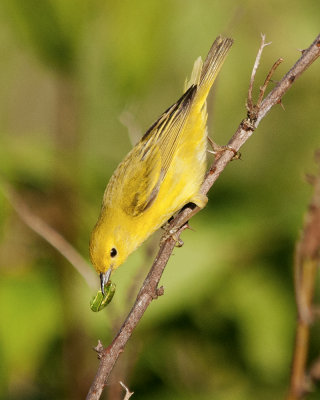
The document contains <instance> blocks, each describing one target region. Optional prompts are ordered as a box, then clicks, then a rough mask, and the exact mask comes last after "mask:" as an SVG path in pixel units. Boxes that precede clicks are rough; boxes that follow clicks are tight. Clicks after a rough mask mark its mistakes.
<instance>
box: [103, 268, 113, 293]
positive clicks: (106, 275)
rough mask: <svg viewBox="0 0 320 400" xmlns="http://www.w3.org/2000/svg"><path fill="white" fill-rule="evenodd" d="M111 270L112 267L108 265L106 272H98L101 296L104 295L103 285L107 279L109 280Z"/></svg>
mask: <svg viewBox="0 0 320 400" xmlns="http://www.w3.org/2000/svg"><path fill="white" fill-rule="evenodd" d="M111 272H112V267H110V268H109V269H108V270H107V272H105V273H103V272H101V273H100V285H101V292H102V294H103V296H104V295H105V293H104V287H105V285H106V284H107V283H108V281H109V278H110V275H111Z"/></svg>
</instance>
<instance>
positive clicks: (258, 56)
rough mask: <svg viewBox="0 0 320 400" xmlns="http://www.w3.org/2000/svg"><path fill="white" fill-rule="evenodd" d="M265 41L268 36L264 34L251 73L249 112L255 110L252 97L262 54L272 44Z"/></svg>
mask: <svg viewBox="0 0 320 400" xmlns="http://www.w3.org/2000/svg"><path fill="white" fill-rule="evenodd" d="M265 39H266V35H264V34H263V33H261V44H260V47H259V50H258V53H257V57H256V60H255V62H254V64H253V68H252V73H251V78H250V85H249V90H248V100H247V109H248V110H252V108H253V99H252V98H253V97H252V91H253V84H254V81H255V79H256V74H257V70H258V67H259V64H260V60H261V56H262V52H263V49H264V48H265V47H266V46H269V44H271V42H269V43H265Z"/></svg>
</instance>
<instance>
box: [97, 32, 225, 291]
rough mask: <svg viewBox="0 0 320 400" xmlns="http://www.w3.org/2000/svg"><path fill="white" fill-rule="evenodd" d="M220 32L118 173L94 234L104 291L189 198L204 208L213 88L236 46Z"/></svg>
mask: <svg viewBox="0 0 320 400" xmlns="http://www.w3.org/2000/svg"><path fill="white" fill-rule="evenodd" d="M232 43H233V41H232V39H229V38H222V37H220V36H219V37H218V38H217V39H216V40H215V42H214V43H213V45H212V47H211V49H210V51H209V54H208V56H207V58H206V60H205V61H204V63H203V62H202V60H201V57H199V58H198V59H197V60H196V62H195V64H194V68H193V71H192V75H191V79H190V81H189V82H187V83H186V87H185V90H186V91H185V93H184V94H183V96H182V97H181V98H180V99H179V100H178V101H177V102H176V103H175V104H174V105H173V106H171V107H170V108H168V109H167V111H165V112H164V113H163V114H162V115H161V116H160V118H159V119H158V120H157V121H156V122H155V123H154V124H153V125H152V126H151V127H150V128H149V129H148V131H147V132H146V133H145V135H144V136H143V137H142V138H141V140H140V142H139V143H138V144H137V145H136V146H134V148H133V149H132V150H131V151H130V152H129V154H128V155H127V156H126V157H125V159H124V160H123V161H122V162H121V163H120V164H119V166H118V167H117V169H116V170H115V172H114V173H113V175H112V177H111V179H110V181H109V183H108V185H107V188H106V190H105V193H104V196H103V202H102V208H101V212H100V216H99V219H98V222H97V223H96V225H95V227H94V229H93V232H92V235H91V240H90V257H91V261H92V263H93V265H94V267H95V269H96V270H97V272H98V273H100V279H101V288H102V292H103V289H104V285H105V283H106V282H107V281H108V280H109V277H110V274H111V272H112V271H113V270H114V269H116V268H118V267H119V266H120V265H121V264H122V263H123V262H124V261H125V260H126V258H127V257H128V255H129V254H130V253H132V252H133V251H134V250H135V249H136V248H137V247H138V246H139V245H141V244H142V243H143V242H144V241H145V240H146V239H147V238H148V237H149V236H150V235H151V234H152V233H153V232H154V231H155V230H156V229H158V228H159V227H160V226H162V225H163V224H164V223H165V222H166V221H167V220H168V219H169V218H170V217H171V216H172V215H173V214H174V213H175V212H177V211H178V210H180V209H181V208H182V207H183V206H184V205H185V204H187V203H190V202H191V203H194V204H196V205H197V206H198V207H200V208H202V207H204V206H205V205H206V203H207V197H206V196H205V195H203V194H201V193H200V187H201V184H202V182H203V179H204V175H205V171H206V153H207V127H206V122H207V110H206V98H207V96H208V93H209V90H210V88H211V86H212V84H213V82H214V80H215V78H216V76H217V74H218V72H219V70H220V68H221V66H222V64H223V62H224V60H225V58H226V56H227V53H228V51H229V49H230V47H231V46H232Z"/></svg>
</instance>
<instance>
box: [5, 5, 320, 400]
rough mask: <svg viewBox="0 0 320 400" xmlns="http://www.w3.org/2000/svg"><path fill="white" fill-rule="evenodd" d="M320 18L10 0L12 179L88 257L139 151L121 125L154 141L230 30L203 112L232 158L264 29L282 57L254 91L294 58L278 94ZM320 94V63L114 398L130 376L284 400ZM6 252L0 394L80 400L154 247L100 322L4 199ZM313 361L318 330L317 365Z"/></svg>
mask: <svg viewBox="0 0 320 400" xmlns="http://www.w3.org/2000/svg"><path fill="white" fill-rule="evenodd" d="M318 16H319V2H318V0H307V1H305V2H301V1H299V0H291V1H288V0H286V1H282V2H276V1H274V0H272V1H269V2H264V3H260V4H259V7H257V3H256V2H255V1H253V0H245V1H243V2H241V4H240V3H239V2H237V1H235V0H227V1H224V2H222V3H221V2H219V1H211V0H200V1H197V2H191V1H182V0H173V1H168V0H164V1H162V2H148V1H146V0H139V1H136V2H131V1H128V0H124V1H121V2H112V1H97V0H90V1H89V0H80V1H79V0H78V1H75V0H68V1H65V0H41V1H37V0H24V1H22V0H4V1H2V2H1V4H0V49H1V54H2V61H1V66H0V68H1V74H0V85H1V92H0V121H1V134H0V171H1V176H2V177H3V178H4V179H5V180H6V181H7V182H9V183H11V184H12V185H14V187H15V188H16V189H17V190H19V192H20V194H21V195H22V196H23V199H24V200H25V201H26V203H27V204H28V205H29V206H30V208H31V209H32V210H33V212H34V213H35V214H37V215H39V216H41V217H42V218H43V219H44V220H45V221H47V222H48V223H49V224H51V225H52V226H53V227H55V228H56V229H57V230H59V232H61V233H62V234H63V235H65V236H67V237H68V238H69V239H70V240H71V241H72V243H73V244H74V246H75V247H76V248H77V249H79V251H80V252H81V253H82V254H83V255H84V256H85V257H87V258H88V240H89V235H90V230H91V229H92V227H93V225H94V223H95V220H96V218H97V216H98V212H99V207H100V202H101V199H102V194H103V190H104V187H105V185H106V183H107V181H108V179H109V177H110V176H111V174H112V172H113V170H114V168H115V167H116V165H117V163H118V162H119V161H120V160H121V159H122V157H123V156H124V155H125V154H126V153H127V151H128V150H129V149H130V147H131V144H130V139H129V136H128V134H127V129H126V128H125V127H124V126H122V125H121V123H120V122H119V117H120V116H121V114H122V113H123V112H124V111H129V112H131V113H132V114H133V115H134V117H135V120H136V124H137V125H138V126H139V127H141V131H142V132H143V131H144V130H146V129H147V128H148V127H149V126H150V125H151V124H152V123H153V122H154V120H155V118H156V117H157V116H159V114H160V113H161V112H162V111H164V110H165V109H166V108H167V107H168V106H169V105H170V104H172V103H173V102H174V101H175V100H176V99H177V98H178V97H179V96H180V95H181V91H182V87H183V83H184V80H185V78H186V76H187V75H189V74H190V72H191V69H192V64H193V61H194V60H195V59H196V57H197V56H198V55H199V54H201V55H202V56H203V57H204V56H205V54H206V51H208V49H209V46H210V44H211V43H212V41H213V40H214V38H215V36H217V35H218V34H219V33H225V34H229V35H231V36H232V37H233V38H234V39H235V44H234V46H233V49H232V51H231V54H230V56H229V58H228V59H227V62H226V64H225V66H224V68H223V70H222V73H221V76H220V77H219V80H218V82H217V84H216V87H215V89H214V95H213V96H212V97H211V99H210V101H209V106H208V109H209V130H210V134H211V135H212V136H214V138H215V140H216V141H217V142H219V143H221V144H224V143H226V142H227V140H228V138H229V137H230V136H231V134H232V133H233V132H234V130H235V128H236V127H237V125H238V124H239V122H240V121H241V119H242V118H244V116H245V107H244V102H245V98H246V93H247V88H248V82H249V76H250V73H251V68H252V64H253V61H254V58H255V56H256V51H257V49H258V46H259V43H260V32H263V33H265V34H266V35H267V40H270V41H272V42H273V44H272V45H271V46H269V47H267V48H266V49H265V52H264V54H263V57H262V63H261V66H260V69H259V71H258V80H260V81H259V82H256V88H255V89H256V93H257V92H258V88H259V84H260V83H261V82H262V80H263V79H264V76H265V74H266V73H267V71H268V69H269V68H270V66H271V65H272V64H273V62H274V61H275V60H276V59H277V58H279V57H283V58H284V59H285V61H284V63H283V64H282V65H281V67H280V68H279V70H278V71H277V73H276V77H275V80H276V79H279V78H280V77H281V76H282V74H283V73H284V72H286V71H287V70H288V69H289V67H290V66H291V65H292V64H293V63H294V62H295V60H296V59H297V58H298V57H299V52H298V51H297V49H299V48H300V49H302V48H305V47H307V46H308V45H309V44H310V43H311V41H313V39H314V38H315V36H316V35H317V34H318V29H319V18H318ZM319 96H320V74H319V62H318V63H315V64H314V65H313V66H312V67H311V68H310V70H308V71H307V72H306V73H305V74H304V75H303V76H302V77H301V78H300V79H299V80H298V81H297V82H295V84H294V86H293V88H292V90H290V92H289V93H288V94H287V95H286V96H285V98H284V99H283V102H284V106H285V108H286V111H285V112H284V111H283V110H282V109H281V107H277V108H275V109H274V110H272V111H271V113H270V114H269V115H268V116H267V118H265V119H264V120H263V122H262V124H261V126H260V127H259V129H258V130H257V132H256V133H255V134H254V135H253V137H252V138H251V139H250V141H249V142H248V143H247V144H246V146H245V147H244V149H243V150H242V154H243V161H238V162H232V163H231V164H230V166H228V168H227V170H226V171H225V172H224V173H223V176H221V178H220V179H219V181H218V182H217V184H216V185H215V187H214V189H213V190H212V191H211V193H210V202H209V204H208V206H207V207H206V209H205V210H204V211H202V212H201V213H200V214H199V215H198V216H197V217H196V218H194V219H193V220H192V223H191V225H192V227H193V229H194V230H195V232H192V231H188V232H185V233H184V235H183V239H184V241H185V246H184V247H183V248H181V249H177V250H175V252H174V256H173V257H172V258H171V259H170V261H169V264H168V267H167V269H166V271H165V274H164V276H163V279H162V284H163V285H164V287H165V296H163V297H162V298H160V299H159V300H157V301H156V302H154V303H153V304H152V305H151V306H150V308H149V309H148V311H147V313H146V315H145V316H144V318H143V319H142V321H141V324H140V325H139V327H138V329H137V331H136V332H135V334H134V335H133V337H132V339H131V342H130V343H129V346H128V349H127V351H126V352H125V354H124V355H122V359H121V360H120V365H119V368H118V371H117V372H115V374H114V376H113V377H112V379H111V385H110V386H109V387H108V388H107V391H106V392H109V398H112V399H116V398H119V397H116V396H115V395H114V394H113V395H112V389H113V388H115V387H116V386H117V385H118V384H117V380H119V379H121V380H123V381H124V382H125V383H126V384H127V385H128V387H129V388H130V389H131V390H133V391H134V392H135V396H136V397H137V398H139V399H150V398H152V399H162V400H165V399H175V400H179V399H184V400H191V399H197V400H199V399H201V400H206V399H213V398H214V399H218V400H231V399H232V400H242V399H245V400H250V399H257V398H259V399H262V400H264V399H265V400H269V399H275V398H279V399H280V398H283V397H284V395H285V393H286V390H287V386H288V378H289V373H290V362H291V354H292V345H293V338H294V326H295V305H294V294H293V283H292V281H293V278H292V259H293V251H294V244H295V241H296V239H297V237H298V233H299V230H300V228H301V226H302V218H303V214H304V212H305V209H306V207H307V204H308V199H309V198H310V195H311V188H310V187H309V185H308V184H307V183H306V182H305V181H304V179H303V176H304V174H305V173H307V172H312V171H313V170H314V163H313V153H314V150H315V149H316V148H317V147H319V132H320V119H319V117H318V113H319V112H318V108H319ZM0 238H1V243H0V273H1V281H0V300H1V301H0V315H1V324H0V338H1V341H0V356H1V371H0V398H1V399H2V398H3V399H12V400H15V399H20V400H21V399H22V400H27V399H28V400H29V399H30V400H31V399H32V400H33V399H57V398H59V399H79V398H84V397H85V393H86V391H87V390H88V387H89V385H90V382H91V381H92V378H93V376H94V374H95V372H96V368H97V361H96V357H95V354H94V352H93V351H92V347H93V346H94V345H96V343H97V340H98V339H101V340H102V342H103V343H104V344H107V343H108V342H109V341H110V339H111V337H112V335H113V332H115V331H116V330H117V329H118V328H119V326H120V324H121V321H122V320H123V319H124V318H125V316H126V314H127V312H128V311H129V309H130V307H131V305H132V303H133V301H134V299H135V294H136V292H137V290H138V287H139V285H140V284H141V282H142V279H143V276H144V275H145V274H146V272H147V269H148V266H150V265H151V259H152V258H150V254H149V253H150V251H148V252H147V249H149V250H150V248H153V251H151V253H153V254H154V253H155V251H156V248H157V244H156V243H157V241H156V239H157V236H156V237H155V238H151V239H150V240H149V241H148V242H147V243H146V244H145V245H144V246H142V247H141V248H140V249H139V250H138V251H137V252H136V253H134V254H133V255H132V256H130V258H129V259H128V261H127V262H126V264H125V265H124V266H123V267H121V268H120V269H119V270H118V271H117V272H116V273H115V274H114V277H113V279H114V281H115V282H116V284H117V293H116V296H115V298H114V299H113V302H112V303H111V304H110V305H109V306H108V307H107V309H106V310H105V311H103V312H101V313H97V314H95V313H93V312H91V311H90V309H89V301H90V298H91V296H92V295H93V293H91V291H90V290H88V288H87V287H86V284H85V282H83V281H82V280H81V278H80V277H79V276H77V274H76V272H75V271H74V270H73V269H72V268H71V267H70V266H69V265H68V264H67V263H66V262H64V261H63V260H62V259H61V257H60V256H59V255H57V254H56V252H55V251H54V250H53V249H51V248H50V247H49V246H48V245H47V244H46V243H44V242H43V241H42V240H41V239H40V238H39V237H37V236H36V235H34V234H33V233H30V231H29V229H28V228H27V227H25V226H24V225H23V223H22V222H21V221H20V220H19V218H18V217H17V216H16V214H15V213H14V211H13V210H12V208H11V206H10V204H9V203H8V202H7V201H6V200H5V198H4V197H3V196H2V194H1V191H0ZM314 329H315V330H317V329H319V327H318V326H316V327H315V328H314ZM319 348H320V340H319V334H317V332H316V331H315V333H313V335H312V343H311V356H310V358H311V359H313V358H314V357H315V356H316V355H317V354H319ZM318 395H319V391H318ZM104 396H105V397H104V398H107V393H106V394H105V395H104ZM314 396H317V394H316V393H315V395H314ZM122 397H123V396H122ZM122 397H120V398H122ZM311 398H312V396H310V399H311ZM314 398H316V397H314Z"/></svg>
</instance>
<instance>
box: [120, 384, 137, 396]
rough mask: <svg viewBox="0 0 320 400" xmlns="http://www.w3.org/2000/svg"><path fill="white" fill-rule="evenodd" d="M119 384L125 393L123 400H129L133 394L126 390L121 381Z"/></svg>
mask: <svg viewBox="0 0 320 400" xmlns="http://www.w3.org/2000/svg"><path fill="white" fill-rule="evenodd" d="M119 383H120V385H121V386H122V387H123V389H124V390H125V391H126V395H125V397H124V399H123V400H129V399H130V397H131V396H132V395H133V393H134V392H130V390H129V389H128V388H127V386H126V385H125V384H124V383H122V382H121V381H120V382H119Z"/></svg>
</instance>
